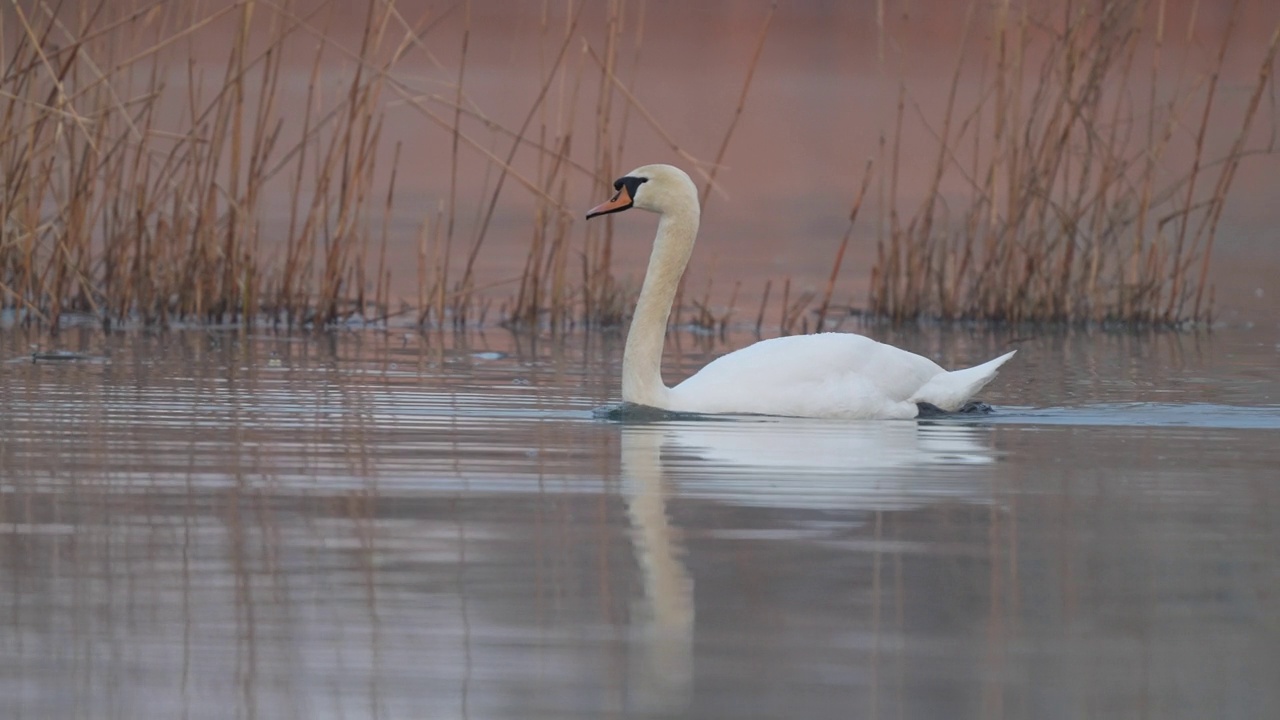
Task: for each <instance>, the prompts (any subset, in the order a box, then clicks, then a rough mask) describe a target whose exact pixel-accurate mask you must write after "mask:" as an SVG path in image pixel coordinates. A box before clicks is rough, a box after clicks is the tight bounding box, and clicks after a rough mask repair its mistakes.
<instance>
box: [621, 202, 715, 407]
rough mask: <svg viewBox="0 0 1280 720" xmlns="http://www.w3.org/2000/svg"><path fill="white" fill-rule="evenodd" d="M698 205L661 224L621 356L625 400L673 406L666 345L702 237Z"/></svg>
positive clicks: (678, 210)
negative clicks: (665, 360)
mask: <svg viewBox="0 0 1280 720" xmlns="http://www.w3.org/2000/svg"><path fill="white" fill-rule="evenodd" d="M694 203H695V204H693V205H691V206H686V207H680V208H675V209H673V210H668V211H667V212H664V213H663V214H662V217H661V219H660V220H659V221H658V234H657V236H656V237H655V238H654V241H653V252H652V254H650V256H649V268H648V270H647V271H646V272H645V276H644V285H643V286H642V287H641V288H640V299H639V301H638V302H637V303H636V312H635V315H633V316H632V318H631V330H630V331H629V332H628V333H627V346H626V350H625V351H624V353H623V356H622V399H623V400H624V401H626V402H633V403H638V404H641V405H648V406H651V407H658V408H669V405H670V393H671V391H670V389H669V388H667V386H666V385H664V384H663V382H662V346H663V343H664V341H665V340H666V334H667V320H668V318H669V317H670V316H671V304H672V303H673V302H674V301H675V297H676V290H677V289H678V288H679V286H680V276H681V275H683V274H684V269H685V266H686V265H688V264H689V256H690V255H691V254H692V253H693V243H694V240H696V239H697V236H698V216H699V213H698V208H697V205H696V197H695V200H694Z"/></svg>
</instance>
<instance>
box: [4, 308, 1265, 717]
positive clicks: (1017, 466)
mask: <svg viewBox="0 0 1280 720" xmlns="http://www.w3.org/2000/svg"><path fill="white" fill-rule="evenodd" d="M868 332H869V333H870V334H873V335H875V336H877V337H880V338H882V339H887V340H891V341H894V342H896V343H898V344H901V345H903V346H905V347H908V348H910V349H913V350H917V351H920V352H924V353H926V354H930V355H932V356H934V357H936V358H938V359H939V360H940V361H942V362H943V363H944V364H946V365H948V366H958V365H964V364H969V363H972V362H975V361H978V360H982V359H986V358H987V357H990V356H993V355H995V354H996V353H997V352H998V351H1000V350H1003V349H1005V348H1008V347H1017V348H1019V349H1020V353H1019V354H1018V355H1017V356H1016V357H1015V358H1014V359H1013V360H1012V361H1011V362H1010V363H1009V364H1008V365H1007V366H1006V370H1005V371H1004V372H1002V374H1001V376H1000V378H999V379H998V380H997V381H996V382H995V383H994V384H993V385H992V386H990V387H989V388H988V392H987V393H986V394H985V396H984V399H986V400H987V401H989V402H991V403H993V404H994V405H996V407H997V412H996V413H995V414H994V415H991V416H987V417H983V418H978V419H967V420H963V421H959V420H942V421H931V422H924V421H922V422H859V423H849V422H826V421H813V420H786V419H773V418H743V419H737V420H716V421H679V422H649V423H618V422H610V421H605V420H599V419H596V418H595V417H593V415H592V412H591V411H592V409H593V408H596V407H599V406H602V405H606V404H608V403H611V402H616V401H617V380H616V378H617V376H618V371H619V365H620V357H621V342H620V338H619V337H615V336H608V335H591V336H585V337H584V336H574V337H570V338H568V339H564V340H551V339H546V338H541V339H536V340H535V339H532V338H527V337H513V336H511V335H509V334H507V333H506V332H504V331H500V330H499V331H493V332H489V333H485V334H479V333H472V334H469V335H464V336H454V335H449V334H444V335H436V334H428V335H421V334H418V333H416V332H415V333H407V334H406V333H404V332H401V331H390V332H387V331H377V332H375V331H361V332H337V333H333V334H326V335H315V336H293V337H290V336H276V335H271V334H266V333H261V332H257V333H239V332H236V331H211V332H205V331H174V332H168V333H161V334H148V333H144V332H141V331H134V332H125V333H117V334H110V335H104V334H102V333H100V332H98V331H94V330H77V329H71V330H67V331H64V332H63V334H62V336H61V337H60V338H59V339H58V340H57V341H56V342H51V341H49V340H48V338H47V337H42V336H35V335H25V334H23V333H22V332H21V331H18V330H13V329H10V330H8V331H0V717H4V718H139V717H174V718H176V717H184V718H611V717H612V718H633V717H640V718H685V717H688V718H730V717H732V718H850V717H864V718H963V717H975V718H1002V717H1011V718H1012V717H1032V718H1078V717H1090V718H1139V717H1151V718H1270V717H1277V716H1280V554H1278V552H1277V548H1280V472H1277V468H1278V467H1280V369H1278V368H1280V330H1277V329H1276V328H1274V327H1265V328H1264V327H1254V328H1251V329H1247V330H1245V329H1240V330H1222V331H1216V332H1213V333H1207V334H1199V335H1191V334H1183V335H1179V334H1146V335H1134V334H1106V333H1068V332H1062V333H1049V334H1044V335H1039V336H1024V337H1012V336H1007V335H1000V334H986V333H979V332H962V331H934V332H925V331H915V332H888V331H881V330H879V329H875V328H872V329H870V330H868ZM749 339H750V338H747V337H732V338H730V339H729V342H728V344H727V345H725V344H720V343H715V342H713V341H711V340H710V339H707V338H699V337H694V336H691V335H688V334H673V335H672V341H671V343H670V344H671V347H670V348H669V357H668V365H667V368H668V380H669V381H674V380H677V379H679V378H680V377H683V376H684V375H685V374H687V373H689V372H691V371H692V369H693V368H696V367H697V366H699V365H700V364H701V363H703V362H705V361H706V360H707V359H708V358H709V357H712V356H714V355H717V354H719V353H721V352H724V351H725V350H726V349H728V348H731V347H733V346H736V345H740V344H742V343H744V342H747V341H748V340H749ZM37 342H43V343H44V344H45V345H46V346H47V347H48V349H63V350H69V351H75V352H79V353H82V354H83V355H84V357H82V358H81V359H78V360H62V359H59V360H47V361H45V360H42V361H39V362H33V361H32V358H31V348H30V346H31V345H32V344H33V343H37Z"/></svg>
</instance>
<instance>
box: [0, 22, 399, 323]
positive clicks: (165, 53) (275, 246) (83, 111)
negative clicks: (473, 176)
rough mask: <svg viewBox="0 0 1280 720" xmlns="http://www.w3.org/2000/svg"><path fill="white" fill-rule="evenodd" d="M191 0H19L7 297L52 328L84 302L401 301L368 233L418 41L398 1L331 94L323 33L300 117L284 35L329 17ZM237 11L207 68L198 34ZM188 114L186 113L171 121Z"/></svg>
mask: <svg viewBox="0 0 1280 720" xmlns="http://www.w3.org/2000/svg"><path fill="white" fill-rule="evenodd" d="M187 7H188V6H187V5H185V4H180V3H166V2H158V3H153V4H150V5H144V6H142V7H140V8H139V9H137V10H136V11H132V12H124V13H121V12H119V11H118V10H117V9H116V7H115V5H114V4H113V3H110V2H108V1H107V0H101V1H100V2H97V3H88V4H84V5H81V6H79V7H77V8H75V9H74V10H67V9H64V8H61V7H59V6H54V5H50V4H48V3H45V2H31V3H19V2H14V3H11V4H9V6H8V7H7V8H6V13H7V17H8V18H10V20H11V22H12V23H14V24H16V28H15V27H13V26H11V27H10V28H8V29H7V32H6V34H5V40H6V42H7V44H8V47H5V48H4V72H3V76H2V77H0V90H2V92H0V173H2V176H3V183H2V188H3V195H0V222H3V235H2V236H0V237H2V238H3V239H2V240H0V306H3V307H9V308H17V309H19V310H22V311H24V314H25V317H26V318H27V319H28V320H40V321H46V322H50V323H52V324H54V325H55V326H56V323H57V321H58V319H59V317H60V316H62V315H63V314H65V313H68V312H75V313H90V314H92V315H93V316H94V317H98V318H101V319H102V320H103V321H104V322H106V323H110V322H111V321H112V320H121V319H137V320H141V321H143V322H149V323H170V322H176V321H187V320H195V321H208V322H237V321H244V320H253V319H254V318H259V317H263V318H267V319H271V320H279V321H283V322H287V323H303V322H334V321H336V320H338V319H340V318H342V317H343V316H344V315H345V314H348V313H362V314H364V313H368V314H375V315H376V314H378V313H382V314H385V312H386V309H387V307H388V298H387V295H386V293H387V286H386V284H385V283H384V282H381V281H382V280H383V278H382V271H381V269H380V268H381V263H378V264H376V265H375V266H374V267H371V263H370V242H371V240H372V238H371V233H370V231H369V230H368V228H369V227H370V224H369V222H368V221H369V218H370V216H371V215H374V214H376V213H377V212H378V202H377V198H376V197H375V196H374V194H373V192H372V190H373V187H374V178H375V177H376V175H375V173H376V172H377V171H378V147H379V134H380V132H381V122H382V119H381V118H382V115H381V113H382V104H381V102H380V94H381V91H382V87H383V83H384V80H385V72H386V70H387V69H388V68H389V67H390V66H391V65H392V64H394V62H395V61H396V59H397V56H398V54H399V52H400V51H401V49H402V48H390V49H389V48H387V47H386V44H387V43H386V31H387V27H388V21H389V17H390V15H389V13H388V12H387V11H386V9H385V6H383V5H382V4H380V3H371V4H370V5H369V10H368V13H367V14H366V16H365V17H364V29H363V34H362V37H361V48H360V50H359V53H358V54H359V57H360V58H361V59H362V62H360V63H357V64H356V65H355V70H354V72H353V74H352V75H351V78H350V81H349V83H348V85H347V87H346V89H345V91H344V92H343V93H341V94H340V95H338V96H337V97H333V98H329V99H322V98H321V94H320V91H319V90H318V85H317V83H318V78H319V74H320V66H321V62H322V55H323V54H324V53H325V52H326V51H327V49H328V45H327V44H325V43H321V44H320V46H319V49H318V50H317V53H316V56H315V61H314V66H313V69H312V72H311V77H310V89H309V94H308V101H307V103H306V105H305V108H304V109H303V111H302V117H301V118H299V119H297V120H296V122H295V123H293V124H292V126H287V123H286V117H285V114H286V110H285V109H283V108H281V107H279V106H278V105H277V102H276V97H277V95H278V93H279V91H280V80H281V75H282V61H283V60H282V59H283V56H284V46H285V42H286V40H288V39H289V38H291V37H293V36H294V35H296V34H298V33H300V32H303V31H304V30H306V29H308V28H310V27H312V25H311V23H312V22H314V21H315V20H316V19H317V15H319V14H320V12H316V13H313V14H312V15H311V16H309V17H302V16H299V15H297V14H296V13H295V11H294V9H293V7H292V6H291V5H290V4H289V3H287V2H286V3H284V4H283V5H279V6H277V5H270V6H264V5H260V4H258V3H256V2H238V3H232V4H229V5H226V6H225V7H222V8H220V9H217V10H215V11H214V12H212V13H211V14H207V15H199V14H193V13H192V12H189V11H188V10H187V9H186V8H187ZM323 10H325V8H322V9H321V11H323ZM227 24H232V26H231V28H230V30H229V34H230V35H231V37H232V38H233V42H232V43H231V44H230V47H229V48H228V49H227V51H226V53H225V55H224V57H223V64H222V67H221V70H220V71H217V73H216V74H215V75H213V76H212V77H210V73H209V72H208V70H207V69H206V68H207V66H205V65H201V64H199V63H197V62H196V60H195V58H196V56H197V53H196V51H195V49H194V45H195V43H196V42H197V39H196V38H197V36H199V35H200V34H201V33H202V32H204V31H206V30H207V29H209V28H210V27H211V26H219V25H222V26H223V28H224V30H225V29H226V25H227ZM140 38H141V40H140ZM184 46H185V47H184ZM184 50H186V52H185V53H184V52H183V51H184ZM175 88H176V89H175ZM177 108H181V109H180V110H179V109H177ZM290 110H292V108H290ZM175 113H176V114H178V115H180V116H181V120H180V122H178V123H177V124H176V125H172V124H169V125H166V122H165V120H163V119H162V116H172V115H173V114H175ZM290 119H292V118H290ZM274 185H283V186H286V187H287V190H284V191H282V190H279V189H276V188H274V187H273V186H274ZM392 185H394V182H393V183H392ZM272 192H274V193H275V194H276V195H277V196H284V197H287V198H288V212H289V228H288V233H287V236H286V237H285V238H283V242H282V243H281V242H277V241H275V240H274V239H272V240H271V241H269V242H264V240H263V238H262V237H261V227H262V224H263V222H264V220H263V218H264V214H265V212H266V208H265V207H264V202H265V199H266V197H267V195H268V194H269V193H272ZM389 192H390V191H389ZM388 205H389V201H388V203H387V204H384V205H383V206H382V211H383V212H384V213H385V212H387V209H388ZM281 245H283V249H282V250H281V249H280V246H281ZM280 254H282V257H281V258H280V259H279V261H273V258H275V257H276V256H277V255H280ZM371 273H376V274H377V276H376V277H372V280H371ZM369 287H373V288H375V294H374V296H373V297H368V296H367V295H366V294H365V293H366V290H365V289H366V288H369Z"/></svg>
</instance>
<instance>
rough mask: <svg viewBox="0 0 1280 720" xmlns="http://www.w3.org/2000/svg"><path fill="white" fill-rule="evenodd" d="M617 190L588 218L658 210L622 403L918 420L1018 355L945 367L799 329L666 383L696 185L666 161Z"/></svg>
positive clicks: (693, 230) (694, 225)
mask: <svg viewBox="0 0 1280 720" xmlns="http://www.w3.org/2000/svg"><path fill="white" fill-rule="evenodd" d="M614 187H615V188H617V190H618V194H617V195H615V196H614V198H613V199H612V200H610V201H609V202H606V203H604V204H602V205H599V206H597V207H595V208H593V209H592V210H591V212H590V213H588V214H587V217H588V218H590V217H594V216H596V215H602V214H605V213H611V212H618V211H621V210H626V209H627V208H630V207H638V208H641V209H644V210H652V211H654V212H657V213H658V214H659V215H660V216H661V219H660V220H659V221H658V232H657V236H656V237H655V238H654V244H653V253H652V255H651V256H650V258H649V267H648V270H647V272H646V273H645V279H644V286H643V287H642V288H641V290H640V299H639V302H638V303H637V304H636V312H635V316H634V317H633V318H632V321H631V330H630V332H629V333H628V334H627V346H626V351H625V354H624V355H623V361H622V399H623V400H625V401H627V402H634V403H639V404H641V405H649V406H653V407H657V408H661V409H664V410H673V411H678V412H695V413H714V414H743V413H755V414H762V415H786V416H794V417H830V418H885V419H891V418H899V419H905V418H914V417H916V415H917V414H918V412H919V409H918V407H917V405H916V404H917V403H930V404H932V405H936V406H937V407H939V408H941V409H943V410H957V409H959V408H960V407H961V406H963V405H964V403H965V402H967V401H969V400H970V399H972V398H973V396H974V394H975V393H977V392H978V391H979V390H981V389H982V388H983V386H985V385H986V384H987V383H989V382H990V381H991V380H992V379H993V378H994V377H995V375H996V370H997V369H999V367H1000V366H1001V365H1003V364H1004V363H1005V362H1006V361H1007V360H1008V359H1009V358H1011V357H1013V355H1014V353H1013V352H1010V353H1006V354H1005V355H1001V356H1000V357H998V358H996V359H994V360H990V361H988V362H986V363H983V364H981V365H978V366H976V367H972V368H968V369H965V370H954V371H947V370H944V369H943V368H942V367H941V366H939V365H938V364H937V363H935V362H933V361H932V360H930V359H928V358H926V357H922V356H920V355H917V354H915V353H912V352H908V351H906V350H902V349H900V348H896V347H893V346H892V345H885V344H884V343H880V342H876V341H875V340H872V339H870V338H867V337H863V336H862V335H855V334H853V333H823V334H819V335H797V336H792V337H783V338H775V339H772V340H763V341H761V342H758V343H756V344H754V345H751V346H749V347H745V348H743V349H741V350H738V351H736V352H732V353H729V354H728V355H724V356H722V357H720V358H717V359H716V360H713V361H712V362H710V363H708V364H707V365H706V367H704V368H702V370H700V371H698V373H697V374H695V375H694V376H693V377H690V378H689V379H687V380H685V381H684V382H682V383H680V384H679V385H677V386H675V387H674V388H668V387H666V386H665V385H664V384H663V382H662V375H661V362H662V346H663V342H664V340H665V335H666V326H667V319H668V316H669V315H670V313H671V304H672V302H673V301H674V299H675V293H676V287H677V286H678V284H679V281H680V276H681V275H682V274H683V273H684V269H685V266H686V265H687V264H688V261H689V256H690V254H691V253H692V251H693V244H694V241H695V240H696V239H697V234H698V220H699V215H700V209H699V207H698V194H697V187H696V186H695V185H694V184H693V181H692V180H690V179H689V176H688V175H686V174H685V173H684V172H683V171H682V170H680V169H678V168H675V167H672V166H670V165H646V166H644V167H641V168H637V169H636V170H633V171H632V172H630V173H628V174H627V175H626V176H624V177H622V178H620V179H619V180H618V181H617V182H616V183H615V185H614ZM1015 352H1016V351H1015Z"/></svg>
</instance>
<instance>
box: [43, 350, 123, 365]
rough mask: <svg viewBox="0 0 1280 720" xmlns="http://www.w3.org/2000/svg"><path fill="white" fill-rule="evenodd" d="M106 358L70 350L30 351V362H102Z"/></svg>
mask: <svg viewBox="0 0 1280 720" xmlns="http://www.w3.org/2000/svg"><path fill="white" fill-rule="evenodd" d="M106 360H107V359H106V358H105V357H102V356H101V355H88V354H86V353H79V352H73V351H71V350H35V351H33V352H32V353H31V362H33V363H42V362H88V363H102V362H106Z"/></svg>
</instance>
